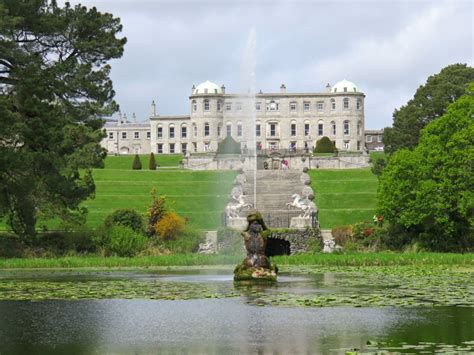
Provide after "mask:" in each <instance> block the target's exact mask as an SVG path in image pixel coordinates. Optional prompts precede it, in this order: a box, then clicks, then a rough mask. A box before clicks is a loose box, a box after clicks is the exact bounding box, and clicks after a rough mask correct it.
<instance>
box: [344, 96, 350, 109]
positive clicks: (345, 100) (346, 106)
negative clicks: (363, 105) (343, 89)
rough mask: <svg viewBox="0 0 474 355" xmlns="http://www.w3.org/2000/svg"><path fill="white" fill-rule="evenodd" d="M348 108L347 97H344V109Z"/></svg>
mask: <svg viewBox="0 0 474 355" xmlns="http://www.w3.org/2000/svg"><path fill="white" fill-rule="evenodd" d="M348 109H349V98H348V97H345V98H344V110H348Z"/></svg>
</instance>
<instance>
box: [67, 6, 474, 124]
mask: <svg viewBox="0 0 474 355" xmlns="http://www.w3.org/2000/svg"><path fill="white" fill-rule="evenodd" d="M79 2H80V3H82V4H84V5H86V6H96V7H97V8H98V9H99V10H100V11H104V12H111V13H113V14H114V15H115V16H117V17H120V18H121V20H122V23H123V27H124V30H123V36H125V37H127V38H128V43H127V45H126V47H125V53H124V56H123V57H122V58H121V59H120V60H114V61H113V62H112V63H111V64H112V79H113V82H114V88H115V91H116V93H117V94H116V100H117V102H118V103H119V104H120V107H121V110H122V112H125V113H126V114H127V116H128V117H130V116H131V114H132V112H136V115H137V118H138V120H139V121H145V120H147V119H148V115H149V112H150V103H151V101H152V100H155V101H156V103H157V110H158V113H159V114H162V115H174V114H187V113H189V105H188V96H189V95H190V93H191V87H192V85H193V84H196V85H197V84H199V83H201V82H203V81H205V80H210V81H213V82H215V83H217V84H219V85H220V84H225V86H226V88H227V92H236V91H237V90H238V87H239V76H240V63H241V59H242V54H243V50H244V48H245V45H246V42H247V38H248V36H249V32H250V30H251V28H252V27H253V28H255V31H256V36H257V70H256V77H257V89H261V90H262V91H264V92H278V91H279V86H280V84H282V83H284V84H285V85H286V87H287V91H288V92H321V91H324V87H325V85H326V83H331V84H335V83H336V82H337V81H339V80H342V79H344V78H345V79H347V80H350V81H353V82H354V83H356V85H358V86H359V88H360V90H361V91H363V92H364V93H365V94H366V104H365V115H366V124H365V126H366V128H367V129H371V128H372V129H375V128H383V127H385V126H388V125H391V122H392V113H393V110H394V109H395V108H397V107H399V106H401V105H403V104H404V103H406V102H407V101H408V100H409V99H410V98H411V97H412V96H413V94H414V92H415V91H416V89H417V87H418V86H419V85H421V84H423V83H424V82H425V81H426V78H427V77H428V76H429V75H431V74H434V73H437V72H439V71H440V69H441V68H443V67H445V66H447V65H449V64H452V63H468V64H469V65H471V66H472V64H473V32H474V25H473V5H472V2H471V1H415V0H413V1H396V2H392V1H331V2H329V1H258V2H254V1H224V0H219V1H217V0H216V1H198V0H195V1H176V0H175V1H152V0H148V1H144V0H142V1H140V0H138V1H132V0H97V1H95V0H83V1H72V3H73V4H76V3H79Z"/></svg>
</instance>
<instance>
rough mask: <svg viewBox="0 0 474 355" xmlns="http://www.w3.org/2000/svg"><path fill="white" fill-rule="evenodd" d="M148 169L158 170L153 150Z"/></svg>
mask: <svg viewBox="0 0 474 355" xmlns="http://www.w3.org/2000/svg"><path fill="white" fill-rule="evenodd" d="M148 169H150V170H156V160H155V154H153V152H151V153H150V161H149V163H148Z"/></svg>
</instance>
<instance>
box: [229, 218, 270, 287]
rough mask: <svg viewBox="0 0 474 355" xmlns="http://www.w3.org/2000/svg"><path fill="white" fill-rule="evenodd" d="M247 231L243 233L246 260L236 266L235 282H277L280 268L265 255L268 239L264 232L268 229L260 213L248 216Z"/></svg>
mask: <svg viewBox="0 0 474 355" xmlns="http://www.w3.org/2000/svg"><path fill="white" fill-rule="evenodd" d="M247 223H248V225H247V229H246V230H245V231H243V232H242V237H243V239H244V245H245V250H246V251H247V256H246V258H245V259H244V260H243V261H242V262H241V263H240V264H239V265H237V266H236V268H235V270H234V281H245V280H264V281H276V278H277V272H278V268H277V267H276V265H272V264H271V263H270V260H268V257H267V256H266V255H265V247H266V245H267V239H266V236H265V233H264V231H265V230H266V229H267V227H266V226H265V223H264V222H263V219H262V216H261V214H260V213H259V212H252V213H250V214H249V215H248V216H247Z"/></svg>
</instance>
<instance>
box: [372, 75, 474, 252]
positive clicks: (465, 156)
mask: <svg viewBox="0 0 474 355" xmlns="http://www.w3.org/2000/svg"><path fill="white" fill-rule="evenodd" d="M473 115H474V83H473V84H471V85H470V87H469V89H468V91H467V93H466V95H464V96H462V97H461V98H460V99H459V100H457V101H456V102H455V103H454V104H452V105H450V106H449V108H448V110H447V112H446V113H445V114H444V115H443V116H442V117H441V118H439V119H437V120H434V121H433V122H431V123H430V124H428V125H427V126H426V128H425V129H424V130H423V131H422V133H421V139H420V143H419V144H418V146H417V147H416V148H415V149H414V150H413V151H410V150H408V149H401V150H400V151H397V152H396V153H394V154H393V156H392V157H391V159H390V160H389V162H388V165H387V167H386V168H385V169H384V172H383V174H382V176H381V177H380V184H379V190H378V202H379V208H380V213H381V214H382V215H383V216H384V218H385V219H386V220H388V221H389V222H390V224H391V225H393V226H394V227H395V228H394V229H396V230H399V233H400V235H402V234H405V235H410V236H411V237H412V238H413V240H416V241H419V242H421V243H422V244H423V245H424V246H426V247H428V248H431V249H436V250H467V249H468V248H471V249H472V246H473V245H474V236H473V232H472V227H473V226H474V213H473V212H474V171H473V170H474V169H473V167H474V166H473V162H474V123H473V118H472V117H473ZM394 237H397V236H394Z"/></svg>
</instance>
